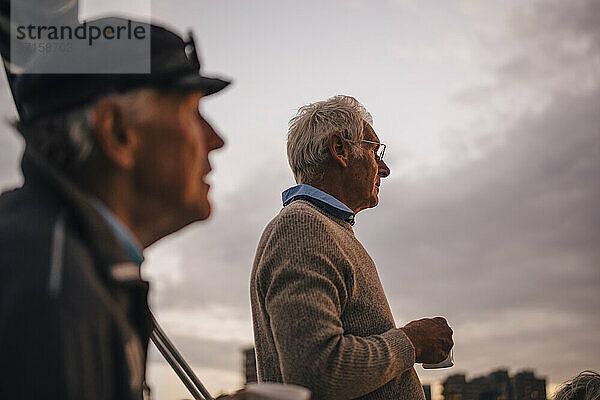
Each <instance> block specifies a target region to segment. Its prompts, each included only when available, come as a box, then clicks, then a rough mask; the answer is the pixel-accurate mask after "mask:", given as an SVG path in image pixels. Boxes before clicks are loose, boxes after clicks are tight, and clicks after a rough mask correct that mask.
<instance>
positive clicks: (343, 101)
mask: <svg viewBox="0 0 600 400" xmlns="http://www.w3.org/2000/svg"><path fill="white" fill-rule="evenodd" d="M364 122H367V123H369V124H370V125H373V117H372V116H371V114H370V113H369V112H368V111H367V109H366V108H365V107H364V106H363V105H362V104H360V103H359V102H358V100H356V99H355V98H354V97H351V96H344V95H337V96H334V97H331V98H329V99H327V100H324V101H318V102H316V103H312V104H308V105H305V106H303V107H300V109H299V110H298V113H297V114H296V116H295V117H294V118H292V119H291V120H290V123H289V129H288V136H287V155H288V162H289V164H290V168H291V169H292V172H293V173H294V177H295V179H296V182H297V183H307V182H310V181H311V180H314V179H318V177H319V176H320V174H322V173H323V166H324V162H325V161H326V160H327V158H328V156H329V146H328V138H329V135H330V134H331V133H338V134H340V135H341V136H342V137H343V138H345V139H347V140H349V141H352V142H354V141H359V140H361V139H362V138H363V126H364V125H363V124H364ZM352 149H353V150H352V151H353V152H355V153H356V152H358V149H356V147H354V146H353V147H352Z"/></svg>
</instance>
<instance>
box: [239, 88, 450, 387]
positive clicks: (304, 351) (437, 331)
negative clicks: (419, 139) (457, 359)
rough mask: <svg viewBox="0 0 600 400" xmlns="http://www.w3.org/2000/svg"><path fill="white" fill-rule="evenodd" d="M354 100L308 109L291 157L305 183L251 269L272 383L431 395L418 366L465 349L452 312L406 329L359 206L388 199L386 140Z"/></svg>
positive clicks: (257, 324) (296, 121) (259, 346)
mask: <svg viewBox="0 0 600 400" xmlns="http://www.w3.org/2000/svg"><path fill="white" fill-rule="evenodd" d="M372 125H373V120H372V117H371V115H370V114H369V113H368V112H367V110H366V109H365V108H364V107H363V106H362V105H361V104H360V103H359V102H358V101H357V100H356V99H354V98H352V97H349V96H335V97H332V98H330V99H328V100H326V101H320V102H317V103H313V104H309V105H307V106H304V107H302V108H300V110H299V112H298V114H297V115H296V116H295V117H294V118H293V119H292V120H291V122H290V127H289V133H288V144H287V150H288V159H289V163H290V166H291V168H292V171H293V173H294V176H295V178H296V182H297V183H298V185H297V186H294V187H292V188H290V189H288V190H286V191H285V192H283V205H284V208H283V209H282V210H281V212H280V213H279V214H278V215H277V216H276V217H275V218H274V219H273V220H272V221H271V222H270V223H269V224H268V225H267V227H266V229H265V231H264V233H263V235H262V238H261V239H260V242H259V245H258V250H257V253H256V258H255V261H254V266H253V269H252V277H251V290H250V292H251V301H252V316H253V323H254V336H255V343H256V354H257V362H258V375H259V379H260V380H261V381H272V382H285V383H293V384H298V385H301V386H305V387H307V388H309V389H310V390H311V391H312V392H313V399H354V398H360V399H424V398H425V396H424V393H423V389H422V387H421V383H420V381H419V378H418V376H417V374H416V372H415V370H414V368H413V365H414V364H415V362H417V363H422V362H426V363H436V362H439V361H441V360H443V359H444V358H446V357H447V356H448V354H449V352H450V349H451V348H452V346H453V341H452V330H451V329H450V327H449V326H448V324H447V322H446V320H445V319H444V318H441V317H437V318H432V319H429V318H426V319H420V320H418V321H413V322H410V323H409V324H407V325H405V326H404V327H402V328H396V325H395V322H394V318H393V316H392V312H391V310H390V307H389V305H388V302H387V299H386V296H385V293H384V291H383V287H382V285H381V282H380V280H379V276H378V273H377V269H376V267H375V264H374V263H373V260H372V259H371V257H370V256H369V254H368V253H367V251H366V250H365V249H364V248H363V246H362V245H361V243H360V242H359V241H358V240H357V239H356V237H355V236H354V232H353V230H352V225H353V224H354V218H355V215H356V213H358V212H359V211H361V210H364V209H367V208H371V207H375V206H376V205H377V203H378V200H379V199H378V196H379V186H380V183H381V178H385V177H387V176H388V175H389V174H390V170H389V168H388V166H387V165H386V163H385V162H384V161H383V155H384V150H385V145H384V144H382V143H381V142H380V141H379V138H378V137H377V134H376V133H375V131H374V130H373V127H372Z"/></svg>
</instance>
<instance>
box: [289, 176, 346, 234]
mask: <svg viewBox="0 0 600 400" xmlns="http://www.w3.org/2000/svg"><path fill="white" fill-rule="evenodd" d="M281 198H282V200H283V206H284V207H285V206H287V205H288V204H290V203H291V202H293V201H295V200H306V201H308V202H310V203H312V204H314V205H315V206H317V207H319V208H320V209H321V210H323V211H325V212H326V213H328V214H330V215H332V216H334V217H336V218H339V219H341V220H343V221H346V222H348V223H350V225H354V212H353V211H352V210H351V209H350V208H348V206H347V205H345V204H344V203H342V202H341V201H339V200H338V199H336V198H335V197H333V196H332V195H330V194H328V193H325V192H324V191H322V190H319V189H317V188H316V187H313V186H310V185H305V184H301V185H296V186H293V187H291V188H289V189H287V190H286V191H284V192H283V193H282V194H281Z"/></svg>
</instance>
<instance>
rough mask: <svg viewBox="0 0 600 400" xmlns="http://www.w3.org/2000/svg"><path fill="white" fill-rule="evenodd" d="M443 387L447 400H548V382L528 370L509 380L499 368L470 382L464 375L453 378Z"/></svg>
mask: <svg viewBox="0 0 600 400" xmlns="http://www.w3.org/2000/svg"><path fill="white" fill-rule="evenodd" d="M443 387H444V389H443V392H442V394H443V396H444V400H526V399H527V400H532V399H535V400H546V380H545V379H543V378H537V377H536V376H535V375H534V373H533V371H528V370H526V371H522V372H519V373H517V374H516V375H514V376H513V377H510V376H509V375H508V371H507V370H505V369H499V370H496V371H494V372H492V373H490V374H489V375H486V376H480V377H476V378H473V379H471V380H469V381H467V379H466V378H465V375H462V374H457V375H451V376H449V377H448V378H446V380H445V381H444V383H443Z"/></svg>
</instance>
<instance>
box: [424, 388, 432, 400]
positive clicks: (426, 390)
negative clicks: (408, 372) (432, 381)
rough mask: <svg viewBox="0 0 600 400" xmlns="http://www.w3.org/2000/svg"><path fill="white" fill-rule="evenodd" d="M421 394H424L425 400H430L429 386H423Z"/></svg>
mask: <svg viewBox="0 0 600 400" xmlns="http://www.w3.org/2000/svg"><path fill="white" fill-rule="evenodd" d="M423 392H424V393H425V400H431V385H423Z"/></svg>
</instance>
